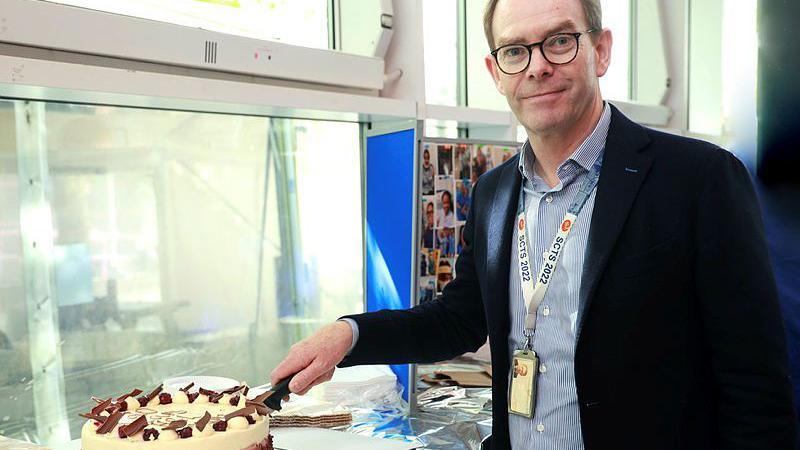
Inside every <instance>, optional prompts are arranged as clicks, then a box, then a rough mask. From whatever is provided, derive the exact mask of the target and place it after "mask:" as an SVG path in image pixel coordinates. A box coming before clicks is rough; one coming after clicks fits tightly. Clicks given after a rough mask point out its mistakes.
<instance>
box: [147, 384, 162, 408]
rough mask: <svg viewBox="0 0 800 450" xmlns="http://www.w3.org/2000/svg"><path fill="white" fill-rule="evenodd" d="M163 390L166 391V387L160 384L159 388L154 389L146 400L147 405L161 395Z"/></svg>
mask: <svg viewBox="0 0 800 450" xmlns="http://www.w3.org/2000/svg"><path fill="white" fill-rule="evenodd" d="M163 390H164V385H163V384H159V385H158V387H157V388H155V389H153V392H151V393H149V394H147V397H145V399H147V403H150V400H152V399H154V398H156V395H158V394H160V393H161V391H163Z"/></svg>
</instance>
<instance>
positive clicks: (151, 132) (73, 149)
mask: <svg viewBox="0 0 800 450" xmlns="http://www.w3.org/2000/svg"><path fill="white" fill-rule="evenodd" d="M28 114H30V115H31V117H33V118H34V119H33V122H34V123H35V124H37V126H36V127H34V128H29V127H26V126H25V125H23V124H22V123H21V122H20V121H19V120H17V119H16V118H17V117H23V118H24V117H26V115H28ZM0 130H2V131H3V132H2V133H0V136H2V137H0V139H1V141H0V143H1V144H2V145H1V146H0V152H2V156H3V157H4V160H6V161H9V162H10V164H4V165H3V171H2V172H0V186H2V190H0V206H2V210H1V211H0V264H2V271H0V273H2V277H0V294H2V295H0V374H2V375H0V434H2V435H5V436H9V437H19V438H25V439H31V440H34V441H37V442H47V443H48V444H50V445H58V444H63V443H64V441H66V440H68V439H75V438H77V437H78V436H79V433H80V426H81V425H82V422H83V419H81V418H80V417H78V415H77V413H78V412H82V411H84V410H85V409H86V407H87V405H88V401H89V399H90V396H91V395H97V396H107V395H111V394H115V393H119V392H123V391H126V390H130V389H132V388H134V387H140V388H143V389H146V388H147V386H153V385H155V384H157V383H158V382H160V381H161V380H163V379H165V378H169V377H173V376H180V375H186V374H215V375H223V376H227V377H231V378H235V379H240V380H246V381H248V382H249V383H251V384H252V385H258V384H261V383H264V382H266V381H268V380H266V376H267V374H268V373H269V371H270V370H271V369H272V368H273V367H274V366H275V365H276V364H277V363H278V362H279V361H280V359H282V357H283V356H284V355H285V353H286V352H287V351H288V347H289V346H290V345H291V344H293V343H294V342H296V341H297V340H298V339H300V338H302V337H304V336H306V335H307V334H309V333H310V332H312V331H313V330H314V329H316V328H317V327H318V326H319V325H321V324H322V323H327V322H330V321H332V320H334V319H336V318H337V317H339V316H341V315H343V314H348V313H353V312H360V311H361V310H362V308H363V307H362V305H363V293H362V285H363V275H362V272H363V271H362V258H363V252H362V229H361V228H362V227H361V223H362V216H361V177H360V173H361V166H360V154H361V153H360V138H359V135H360V134H359V126H358V124H355V123H345V122H323V121H310V120H293V119H280V118H268V117H252V116H237V115H222V114H203V113H188V112H177V111H166V110H146V109H136V108H118V107H107V106H87V105H72V104H61V103H41V102H24V101H14V102H11V101H2V102H0ZM25 133H30V134H31V135H30V136H27V137H26V136H25ZM28 138H30V139H28ZM32 142H33V143H35V142H40V143H41V144H40V147H38V148H37V147H35V144H31V143H32ZM22 155H24V156H25V158H31V157H34V158H36V157H38V158H41V161H42V162H44V163H45V164H43V165H42V166H41V174H40V175H41V179H42V180H48V181H46V187H45V189H44V197H45V200H46V201H47V204H48V205H49V208H47V211H50V213H49V214H47V213H46V212H47V211H45V214H40V215H38V216H37V219H47V218H48V216H50V217H52V220H39V222H38V223H39V224H40V225H41V227H40V228H41V230H39V231H40V232H41V233H42V235H46V236H48V239H50V240H51V241H52V250H53V251H52V252H47V251H43V253H44V254H45V255H46V256H48V257H47V258H43V259H39V260H37V259H36V258H35V257H32V256H31V253H30V252H28V251H26V250H24V246H23V243H24V242H26V239H25V235H26V233H30V232H31V230H28V229H27V228H26V227H21V226H20V216H22V218H23V220H25V217H26V215H30V214H31V213H32V211H31V205H29V204H26V201H27V200H25V198H27V197H26V196H25V195H24V194H25V193H26V190H28V189H30V187H29V184H28V183H27V182H21V181H20V180H21V178H20V176H19V174H18V173H17V170H16V167H17V160H18V158H20V157H21V156H22ZM20 170H22V169H20ZM33 178H35V179H38V178H36V177H33ZM34 185H35V183H34V182H31V186H34ZM18 193H20V194H23V195H22V197H19V196H18ZM20 198H23V200H20ZM43 211H44V210H43ZM51 275H52V277H51ZM25 278H29V280H39V281H40V282H43V283H44V284H45V285H46V286H49V289H50V292H52V303H51V302H49V301H47V300H43V299H42V298H32V296H31V291H30V290H28V289H27V285H26V283H25V282H24V279H25ZM39 302H43V303H41V304H43V305H51V304H52V305H53V307H54V310H55V311H56V312H55V314H54V315H53V317H54V318H53V319H52V320H51V322H50V328H51V329H52V331H53V333H52V334H48V328H47V327H46V326H42V323H45V322H39V321H40V320H42V318H41V317H39V316H36V315H35V314H33V315H32V313H29V311H35V310H36V308H37V303H39ZM55 317H57V320H56V319H55ZM48 351H49V352H55V353H54V354H55V355H56V359H53V360H52V361H48V362H47V364H48V367H49V370H50V372H48V373H51V374H53V375H52V376H51V377H49V378H48V377H47V376H44V375H42V371H41V370H40V367H39V366H38V364H39V359H40V358H39V357H40V356H41V354H42V353H43V352H48ZM53 377H55V378H53ZM59 386H60V387H59ZM31 387H33V389H31ZM41 388H52V389H54V391H53V390H51V391H50V393H52V392H55V393H57V394H58V395H55V396H49V395H43V394H37V392H41ZM44 394H48V392H44ZM37 426H38V427H41V428H37Z"/></svg>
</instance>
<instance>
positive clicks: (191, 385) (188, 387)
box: [180, 382, 194, 394]
mask: <svg viewBox="0 0 800 450" xmlns="http://www.w3.org/2000/svg"><path fill="white" fill-rule="evenodd" d="M193 387H194V383H193V382H192V383H189V384H187V385H186V386H184V387H182V388H181V389H180V390H181V391H183V392H186V393H187V394H188V393H189V389H191V388H193Z"/></svg>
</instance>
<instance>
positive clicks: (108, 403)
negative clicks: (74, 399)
mask: <svg viewBox="0 0 800 450" xmlns="http://www.w3.org/2000/svg"><path fill="white" fill-rule="evenodd" d="M95 401H97V400H95ZM109 406H111V399H110V398H108V399H106V400H103V401H102V402H100V403H98V404H97V406H95V407H94V408H92V411H91V412H90V414H93V415H95V416H96V415H98V414H100V413H101V412H103V411H105V410H106V408H108V407H109Z"/></svg>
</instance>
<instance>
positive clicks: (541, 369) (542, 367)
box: [539, 364, 547, 373]
mask: <svg viewBox="0 0 800 450" xmlns="http://www.w3.org/2000/svg"><path fill="white" fill-rule="evenodd" d="M545 372H547V366H545V365H544V364H542V365H541V366H539V373H545Z"/></svg>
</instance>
